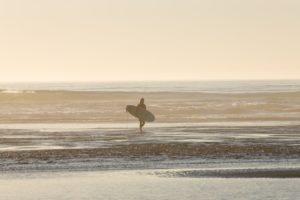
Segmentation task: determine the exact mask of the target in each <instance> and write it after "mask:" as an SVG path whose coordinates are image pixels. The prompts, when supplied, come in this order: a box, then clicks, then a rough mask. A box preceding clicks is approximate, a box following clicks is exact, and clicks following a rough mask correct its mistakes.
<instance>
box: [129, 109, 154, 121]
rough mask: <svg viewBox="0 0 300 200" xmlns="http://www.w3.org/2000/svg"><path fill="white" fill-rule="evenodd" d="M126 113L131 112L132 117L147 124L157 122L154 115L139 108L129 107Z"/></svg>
mask: <svg viewBox="0 0 300 200" xmlns="http://www.w3.org/2000/svg"><path fill="white" fill-rule="evenodd" d="M126 111H127V112H129V113H130V114H131V115H132V116H134V117H136V118H138V119H140V120H142V121H145V122H153V121H154V120H155V117H154V115H153V114H152V113H151V112H150V111H148V110H146V109H144V108H138V107H137V106H133V105H127V106H126Z"/></svg>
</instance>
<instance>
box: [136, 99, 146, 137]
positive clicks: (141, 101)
mask: <svg viewBox="0 0 300 200" xmlns="http://www.w3.org/2000/svg"><path fill="white" fill-rule="evenodd" d="M144 102H145V100H144V98H141V100H140V103H139V104H138V105H137V107H138V108H143V109H145V110H146V105H145V103H144ZM139 120H140V132H141V133H142V132H143V129H142V128H143V126H144V125H145V123H146V122H145V121H144V120H142V119H139Z"/></svg>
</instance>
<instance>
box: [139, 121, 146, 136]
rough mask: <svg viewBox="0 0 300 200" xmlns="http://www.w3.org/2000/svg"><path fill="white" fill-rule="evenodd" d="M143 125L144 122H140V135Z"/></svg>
mask: <svg viewBox="0 0 300 200" xmlns="http://www.w3.org/2000/svg"><path fill="white" fill-rule="evenodd" d="M144 125H145V121H141V120H140V132H141V133H142V132H143V129H142V128H143V126H144Z"/></svg>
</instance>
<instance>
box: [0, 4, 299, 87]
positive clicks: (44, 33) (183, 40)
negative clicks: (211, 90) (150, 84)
mask: <svg viewBox="0 0 300 200" xmlns="http://www.w3.org/2000/svg"><path fill="white" fill-rule="evenodd" d="M0 69H1V70H0V81H119V80H122V81H123V80H129V81H134V80H139V81H140V80H220V79H221V80H228V79H229V80H231V79H300V1H299V0H0Z"/></svg>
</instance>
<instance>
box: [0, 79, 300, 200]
mask: <svg viewBox="0 0 300 200" xmlns="http://www.w3.org/2000/svg"><path fill="white" fill-rule="evenodd" d="M142 97H143V98H145V103H146V105H147V109H148V110H150V111H151V112H153V113H154V115H155V116H156V120H155V121H154V122H153V123H146V125H145V127H144V133H143V134H140V132H139V129H138V125H139V124H138V120H137V119H135V118H134V117H133V116H131V115H130V114H128V113H126V111H125V107H126V105H130V104H132V105H136V104H138V102H139V100H140V98H142ZM0 159H1V163H0V172H1V175H0V191H1V194H0V197H1V199H18V198H20V197H22V198H23V197H24V199H26V198H27V199H32V198H31V197H32V195H29V196H27V197H26V194H25V193H26V191H30V190H35V189H36V188H37V186H38V185H39V184H40V183H42V184H44V186H45V187H46V188H53V190H51V191H49V190H47V191H46V193H47V194H45V193H43V192H37V193H36V195H37V196H36V199H41V198H46V199H47V198H54V197H55V198H56V199H70V198H72V199H85V198H86V199H97V198H96V196H97V195H100V196H101V195H102V196H103V195H104V196H106V197H107V198H108V199H120V198H121V196H118V195H113V193H111V192H109V191H110V190H109V189H106V190H101V191H99V190H97V188H98V186H99V187H104V188H115V189H116V190H120V192H121V193H122V191H123V197H124V198H126V199H152V198H157V199H201V197H203V198H204V199H216V198H217V199H219V198H222V199H295V196H297V195H299V191H298V190H297V189H296V187H294V185H295V184H298V183H299V177H300V81H299V80H293V81H292V80H291V81H287V80H283V81H198V82H99V83H0ZM37 176H38V178H37ZM20 177H21V178H20ZM41 177H42V178H41ZM43 177H46V178H43ZM66 177H67V178H66ZM87 177H98V179H95V178H87ZM122 177H123V178H124V179H122ZM101 179H103V180H107V184H108V185H105V184H106V183H103V182H101V181H99V180H101ZM228 179H230V180H228ZM56 180H60V181H61V182H62V183H64V184H63V186H65V187H66V190H64V189H63V187H58V186H57V187H56V185H55V184H54V185H53V183H54V182H55V181H56ZM82 180H83V181H84V182H85V186H84V187H86V186H87V185H89V187H87V188H86V190H85V191H90V193H84V194H85V196H80V195H79V194H78V195H79V196H77V197H75V196H68V195H66V194H65V192H66V191H68V190H72V188H74V187H77V188H79V189H78V191H80V187H81V186H82V184H81V181H82ZM72 181H75V182H72ZM120 181H121V182H123V183H124V184H125V185H126V187H125V186H124V185H123V186H122V187H123V188H122V187H116V185H118V184H119V182H120ZM203 181H204V182H205V184H204V183H203ZM146 183H147V184H148V185H150V188H151V190H153V191H156V193H151V191H149V190H147V191H146V192H148V195H145V194H146V193H139V192H137V189H136V188H138V190H145V188H146V185H147V184H146ZM152 183H155V185H156V186H154V185H152ZM144 184H146V185H144ZM178 184H179V185H180V184H182V186H181V187H180V188H181V189H179V187H176V185H178ZM257 184H260V185H261V186H262V187H263V188H264V189H265V190H264V189H263V190H262V191H260V190H259V189H258V188H257V187H256V185H257ZM2 185H19V186H20V187H22V188H27V189H26V190H25V189H24V191H23V190H20V191H21V192H20V193H19V194H18V193H15V189H13V188H12V187H4V186H2ZM216 185H218V190H216ZM236 185H239V186H240V190H237V188H236V187H235V186H236ZM282 185H284V186H285V188H283V187H281V186H282ZM108 186H109V187H108ZM229 186H230V187H229ZM191 188H194V189H193V190H191ZM197 188H202V189H203V190H200V189H197ZM205 189H206V190H205ZM121 190H122V191H121ZM174 190H177V191H178V193H176V192H175V193H174V195H171V191H174ZM273 190H274V191H275V190H276V191H277V193H272V195H270V191H273ZM55 191H58V193H56V192H55ZM124 191H126V192H124ZM166 191H168V192H166ZM179 191H181V192H179ZM249 191H252V192H249ZM259 191H260V192H259ZM287 191H288V195H286V192H287ZM6 192H8V194H6ZM75 193H76V192H75ZM75 193H74V194H75ZM81 194H82V193H81ZM133 194H138V195H140V196H134V195H133ZM159 194H160V195H165V196H164V197H159V196H157V195H159ZM167 194H168V195H167ZM224 194H225V195H227V197H228V198H226V196H225V197H224V196H223V195H224ZM1 195H2V196H1ZM45 195H46V197H45ZM57 195H58V196H57ZM91 195H92V196H91ZM124 195H125V196H124ZM241 195H244V196H241ZM242 197H245V198H242Z"/></svg>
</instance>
